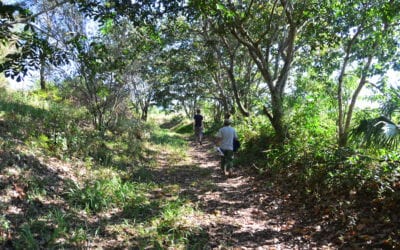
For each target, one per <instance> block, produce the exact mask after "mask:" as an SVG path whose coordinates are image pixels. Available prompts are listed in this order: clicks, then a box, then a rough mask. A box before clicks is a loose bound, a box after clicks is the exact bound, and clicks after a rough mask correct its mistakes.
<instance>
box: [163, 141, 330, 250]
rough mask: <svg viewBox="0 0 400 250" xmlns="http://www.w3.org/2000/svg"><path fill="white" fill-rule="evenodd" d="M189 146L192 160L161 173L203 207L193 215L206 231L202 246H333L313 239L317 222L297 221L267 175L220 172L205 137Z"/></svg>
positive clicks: (319, 247)
mask: <svg viewBox="0 0 400 250" xmlns="http://www.w3.org/2000/svg"><path fill="white" fill-rule="evenodd" d="M189 147H190V149H189V152H188V154H189V156H190V158H191V164H190V165H185V164H182V165H180V166H174V167H175V168H179V171H174V172H173V173H172V172H171V173H170V174H168V175H164V181H168V179H169V181H171V182H174V183H178V184H179V185H180V187H181V190H182V195H183V196H186V197H189V199H190V200H192V201H193V202H194V203H195V204H197V205H198V207H199V208H200V209H201V210H202V211H203V212H204V217H202V218H197V219H198V220H201V221H199V224H201V225H202V228H203V229H204V231H205V232H206V234H207V245H206V246H204V249H313V248H314V249H332V248H330V247H328V246H327V245H326V244H318V243H316V242H312V240H311V237H310V236H309V235H310V234H311V233H313V232H316V231H318V228H312V226H311V227H310V226H309V227H306V226H304V224H303V222H301V223H300V222H299V220H298V219H296V218H298V216H299V214H298V212H297V211H296V210H297V209H296V208H295V207H288V206H287V204H285V203H286V202H285V198H284V197H281V196H282V195H280V194H279V192H277V191H275V190H274V188H273V187H268V186H269V185H268V183H267V180H264V181H262V182H261V181H257V180H255V178H254V177H252V176H251V175H249V174H246V173H245V172H244V171H242V170H236V171H235V173H234V175H233V176H232V177H230V178H227V177H224V176H223V175H222V172H221V170H220V169H219V157H218V155H217V154H216V152H214V150H213V146H212V145H211V143H210V142H209V141H208V140H205V142H204V143H203V145H197V144H195V143H194V142H192V141H191V142H190V143H189ZM172 179H173V181H172Z"/></svg>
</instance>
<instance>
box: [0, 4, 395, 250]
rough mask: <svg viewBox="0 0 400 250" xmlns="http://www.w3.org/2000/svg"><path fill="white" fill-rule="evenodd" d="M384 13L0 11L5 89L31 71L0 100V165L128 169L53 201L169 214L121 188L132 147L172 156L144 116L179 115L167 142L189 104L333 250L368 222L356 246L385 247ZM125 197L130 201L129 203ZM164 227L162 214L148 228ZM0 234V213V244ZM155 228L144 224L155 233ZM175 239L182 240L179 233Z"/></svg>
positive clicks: (53, 7) (141, 154)
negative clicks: (54, 161)
mask: <svg viewBox="0 0 400 250" xmlns="http://www.w3.org/2000/svg"><path fill="white" fill-rule="evenodd" d="M399 10H400V2H399V1H398V0H390V1H384V0H377V1H361V0H357V1H354V0H352V1H350V0H346V1H314V0H307V1H297V0H276V1H265V0H244V1H225V0H213V1H202V0H191V1H169V0H165V1H164V0H161V1H154V0H139V1H117V0H115V1H106V0H104V1H103V0H91V1H79V0H66V1H45V0H43V1H38V0H35V1H21V2H18V1H17V2H16V3H14V4H5V3H3V2H1V3H0V40H1V44H2V46H1V48H0V49H1V51H2V55H1V58H0V71H2V72H4V74H5V76H6V77H10V78H14V79H16V80H17V81H23V80H24V79H26V78H29V77H32V76H30V73H35V72H36V73H39V75H40V77H39V79H40V86H41V90H40V91H39V90H31V91H29V92H22V93H14V94H12V95H8V94H6V93H5V91H2V92H1V95H2V96H1V100H0V106H1V109H0V122H1V123H0V125H1V129H2V131H3V132H4V133H2V135H1V136H2V141H1V146H2V150H3V151H4V152H6V151H7V150H8V151H10V152H11V153H10V154H11V155H7V158H9V159H11V160H10V162H7V161H5V162H3V163H2V164H3V165H2V167H3V168H4V167H6V165H7V164H8V163H10V164H12V163H13V162H14V161H16V160H15V159H17V158H18V157H19V155H20V154H19V153H18V152H16V151H15V150H16V148H18V147H19V145H20V144H22V145H25V146H27V147H29V149H30V150H32V151H33V152H35V150H37V149H40V150H39V151H40V152H41V154H43V155H47V156H51V157H56V158H58V159H60V160H72V159H74V158H78V159H80V160H82V162H84V164H85V165H86V167H87V168H89V169H90V168H97V167H98V166H107V167H113V168H118V169H122V170H124V171H125V170H126V169H130V172H129V171H128V172H127V173H124V174H122V175H121V176H115V177H114V178H112V179H107V178H100V177H99V178H96V179H95V180H90V179H88V180H85V181H84V182H81V183H80V184H79V185H78V184H76V183H75V184H71V187H70V190H69V191H68V192H67V194H66V196H65V197H63V198H65V199H66V201H67V202H68V204H69V205H71V206H74V207H75V208H76V209H81V210H86V211H87V212H88V213H100V212H102V211H104V210H107V209H112V208H115V207H121V206H122V207H124V208H126V209H127V210H129V211H131V210H132V211H133V212H134V213H135V212H137V211H138V210H140V209H145V210H146V209H147V210H146V211H147V212H148V213H150V214H151V212H149V211H150V210H151V209H152V208H153V206H156V207H157V210H160V209H161V208H160V207H163V206H164V205H165V206H166V207H168V206H171V207H173V208H174V209H175V208H176V209H178V208H179V209H181V208H182V207H185V204H183V203H180V201H176V203H174V204H172V203H171V204H170V203H168V204H152V203H151V202H152V201H149V200H148V197H147V196H146V195H143V196H141V195H140V193H142V192H144V193H145V192H147V190H150V189H155V187H154V186H152V185H153V184H151V185H149V186H142V185H139V184H138V185H136V184H132V183H130V182H126V181H125V179H124V178H126V176H125V174H126V175H129V176H130V177H131V176H133V175H135V174H136V172H134V171H133V169H135V167H136V165H135V164H140V162H141V160H143V159H144V158H145V155H146V154H147V153H148V152H146V151H145V150H144V147H143V144H144V143H145V141H146V140H148V139H149V140H151V141H153V142H155V143H159V144H161V145H163V146H166V145H167V144H170V145H172V146H173V147H176V148H180V147H184V145H183V144H181V143H182V142H176V141H174V139H173V138H174V137H169V136H167V135H166V134H164V132H160V131H158V130H155V128H154V127H152V126H150V125H148V123H146V121H148V118H149V114H150V113H151V111H152V110H163V112H166V113H175V114H179V115H180V116H179V119H178V118H176V119H178V120H179V121H178V122H177V123H178V124H180V125H179V128H178V130H177V131H178V132H188V131H190V125H189V122H187V123H185V121H186V120H185V118H186V119H187V118H191V117H192V115H193V113H194V110H195V109H196V108H200V109H201V110H202V111H203V113H204V115H205V117H206V125H207V134H208V135H213V134H214V133H215V130H216V129H217V128H218V127H219V125H220V124H221V121H222V120H223V119H225V118H231V119H233V120H234V126H235V127H236V128H237V129H238V132H239V136H240V139H241V141H242V148H241V150H240V152H239V154H238V155H239V157H238V159H237V163H238V165H240V166H241V167H242V168H243V169H248V170H255V173H256V175H259V176H260V177H261V178H264V179H265V182H266V185H268V183H269V182H273V183H274V184H273V185H277V186H279V187H280V188H282V189H283V190H284V189H289V190H295V191H294V194H292V195H293V197H294V198H295V199H299V200H301V201H302V202H304V204H306V205H309V206H312V205H315V204H318V211H316V212H315V213H316V216H321V217H324V216H328V217H329V218H328V219H327V223H328V224H340V226H342V228H345V229H344V230H345V231H344V232H342V235H336V236H335V237H336V239H340V237H342V238H341V240H342V242H341V243H340V244H341V245H342V246H346V242H347V241H348V240H349V239H348V238H350V236H351V232H356V231H357V230H358V231H363V230H364V229H365V230H366V228H367V226H369V225H371V224H373V223H374V221H375V222H376V221H378V222H379V227H386V228H388V229H390V232H389V231H388V232H387V233H383V234H379V235H375V236H374V239H372V240H367V239H366V240H365V241H362V240H361V241H362V243H361V244H362V246H363V247H369V246H373V247H385V246H386V245H390V246H394V247H398V246H399V243H398V239H399V231H398V226H396V223H397V222H398V219H397V217H396V216H394V215H393V211H395V210H396V209H398V204H400V203H399V195H398V194H399V190H398V189H399V187H400V185H399V178H400V176H399V171H400V169H399V157H400V156H399V154H398V153H397V151H398V145H399V143H398V142H399V140H400V136H399V134H400V129H399V126H398V125H397V124H398V123H399V121H398V118H399V117H398V115H397V114H396V112H397V111H398V107H399V105H400V98H399V94H398V93H399V88H398V87H397V86H396V85H397V84H398V79H395V78H391V77H388V75H389V73H390V74H393V72H395V71H396V70H398V69H399V64H398V57H399V52H400V50H399V41H400V37H399V35H400V25H399V23H400V11H399ZM396 81H397V82H396ZM367 90H369V91H370V92H373V93H369V94H368V97H365V95H364V93H365V92H364V91H367ZM360 101H363V103H365V102H367V103H368V102H370V103H371V102H373V103H377V104H378V105H380V106H379V107H378V108H376V107H372V108H368V107H366V106H363V105H358V104H360ZM33 124H34V125H33ZM148 131H151V132H152V135H151V136H148V134H147V132H148ZM174 143H177V144H176V145H175V144H174ZM115 152H118V153H117V154H116V153H115ZM176 154H178V155H180V152H176ZM23 158H26V159H29V156H23ZM26 161H28V160H26ZM136 170H137V169H135V171H136ZM138 171H139V170H138ZM271 180H273V181H271ZM39 189H40V188H39ZM143 190H145V191H143ZM39 191H40V190H39ZM39 191H38V192H39ZM135 192H138V193H139V195H136V194H135ZM329 199H330V200H329ZM332 200H335V201H337V202H336V204H333V202H332ZM135 202H137V203H139V204H142V205H140V206H139V207H129V206H130V205H129V204H131V203H135ZM149 207H150V208H149ZM189 210H190V209H189ZM361 210H362V211H361ZM339 214H340V216H339ZM49 216H50V215H49ZM51 216H53V217H54V218H55V219H58V220H61V219H62V218H59V216H60V214H59V212H57V211H53V212H52V213H51ZM51 216H50V217H51ZM171 216H172V217H173V215H171ZM368 216H369V217H370V218H373V219H370V220H367V219H366V217H368ZM53 217H52V218H53ZM339 217H340V218H339ZM381 217H384V219H382V218H381ZM54 218H53V219H54ZM324 218H326V217H324ZM374 219H375V220H374ZM2 220H4V223H3V225H2V224H1V223H2ZM164 220H167V221H168V220H172V219H171V218H169V219H166V218H164V217H163V218H162V219H161V218H159V220H158V221H157V222H153V223H155V224H157V225H159V224H160V223H161V224H162V223H163V222H165V221H164ZM30 223H31V224H29V223H28V224H23V225H21V229H20V230H21V235H23V236H21V238H20V239H19V240H20V241H21V242H18V243H16V244H19V245H18V246H22V245H23V244H24V243H25V242H26V241H29V240H32V239H31V238H32V237H33V236H32V235H30V234H29V233H32V232H31V231H30V230H33V228H35V227H40V226H38V225H37V224H36V223H39V222H38V221H31V222H30ZM171 223H172V222H171ZM167 224H168V223H167ZM1 226H2V227H3V228H7V227H9V226H7V218H5V217H4V218H3V217H0V233H2V232H3V231H4V230H3V231H2V228H1ZM169 226H171V225H168V226H165V228H161V229H160V228H158V230H159V231H160V232H161V234H162V235H164V233H166V235H168V236H166V237H167V238H168V237H170V235H169V234H168V233H167V232H168V230H169V229H170V228H169ZM60 230H61V231H59V232H58V233H60V234H63V233H65V231H66V230H67V231H68V230H69V231H71V230H76V229H71V228H68V227H67V226H64V227H63V226H60ZM174 230H175V229H174ZM176 230H178V232H177V234H178V235H179V237H178V238H179V239H182V242H183V241H185V240H183V238H185V237H186V236H187V235H185V237H183V236H182V235H180V234H186V231H185V232H181V231H179V229H176ZM365 230H364V231H363V233H365V234H366V235H370V234H373V233H374V232H375V231H374V232H365ZM189 231H190V230H189ZM174 232H175V231H174ZM3 234H4V233H3ZM74 234H75V235H76V237H77V238H79V237H81V236H80V233H79V232H74ZM78 236H79V237H78ZM174 236H176V235H175V234H174V235H173V236H171V237H172V238H173V237H174ZM180 236H182V237H180ZM0 237H5V236H2V234H0ZM24 237H25V238H24ZM54 237H55V236H54ZM70 240H71V242H73V241H74V239H70ZM76 240H78V239H76ZM48 241H49V242H52V243H51V244H53V243H54V242H55V241H54V239H48ZM161 241H162V240H161ZM371 241H372V242H374V244H372V243H371V244H372V245H368V244H369V243H368V242H371ZM157 242H159V241H157ZM171 242H173V243H171V244H172V245H173V244H175V243H176V244H178V243H179V244H180V243H181V242H175V241H174V240H171ZM31 243H32V244H37V242H36V243H35V242H34V241H33V240H32V242H31ZM54 244H55V243H54ZM71 244H72V243H71ZM157 244H158V243H157ZM340 244H339V245H340ZM32 247H33V248H34V247H37V245H32Z"/></svg>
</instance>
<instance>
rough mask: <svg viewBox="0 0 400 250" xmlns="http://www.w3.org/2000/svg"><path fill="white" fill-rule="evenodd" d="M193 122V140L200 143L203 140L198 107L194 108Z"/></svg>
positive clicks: (201, 122)
mask: <svg viewBox="0 0 400 250" xmlns="http://www.w3.org/2000/svg"><path fill="white" fill-rule="evenodd" d="M193 119H194V122H193V129H194V135H195V138H196V139H195V140H196V142H198V143H200V145H202V141H203V129H204V126H203V119H204V118H203V116H202V115H201V112H200V109H197V110H196V114H195V115H194V117H193Z"/></svg>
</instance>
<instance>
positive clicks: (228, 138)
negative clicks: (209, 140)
mask: <svg viewBox="0 0 400 250" xmlns="http://www.w3.org/2000/svg"><path fill="white" fill-rule="evenodd" d="M231 124H232V121H231V120H230V119H225V120H224V126H223V127H222V128H220V129H219V130H218V132H217V134H216V138H217V142H216V144H217V147H218V146H219V148H220V149H221V151H222V153H223V155H222V156H221V169H222V171H223V173H224V175H229V176H230V175H232V171H233V140H234V139H236V140H237V139H238V136H237V133H236V130H235V129H234V128H233V127H231Z"/></svg>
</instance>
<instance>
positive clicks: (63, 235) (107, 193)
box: [0, 91, 204, 249]
mask: <svg viewBox="0 0 400 250" xmlns="http://www.w3.org/2000/svg"><path fill="white" fill-rule="evenodd" d="M13 95H15V96H13ZM57 96H59V95H58V94H54V93H52V92H51V91H50V93H49V94H46V93H42V92H39V93H30V94H19V93H14V94H6V93H3V94H1V95H0V130H1V132H2V133H1V134H0V176H7V180H8V181H7V182H1V184H0V185H1V188H2V190H4V192H2V193H1V194H0V199H1V201H4V202H2V203H1V204H0V214H1V216H0V248H3V247H6V246H12V248H14V249H82V248H97V247H99V246H101V247H105V248H115V247H117V248H118V247H119V248H127V247H133V248H139V249H143V248H146V247H148V248H152V249H165V248H173V249H187V248H188V247H189V246H191V245H196V244H198V242H199V241H196V235H202V230H201V228H200V227H199V225H198V223H197V222H196V220H194V217H196V216H199V214H200V212H199V211H198V209H197V208H196V207H195V205H194V204H192V203H191V202H189V201H188V200H186V199H185V198H184V197H181V196H180V187H179V186H178V185H172V184H167V183H165V184H163V183H159V182H158V183H156V182H155V180H154V176H153V175H154V174H153V173H154V168H155V167H157V164H158V162H157V161H156V156H162V157H164V158H163V159H164V161H165V163H166V164H172V165H173V164H176V163H177V162H180V161H182V160H183V161H184V160H185V159H186V157H187V156H186V150H187V142H186V141H185V139H184V137H183V136H182V135H179V134H178V133H175V132H170V130H169V129H160V128H158V127H157V126H154V125H153V127H151V128H150V129H149V130H148V129H146V128H145V127H146V126H145V125H141V124H139V123H137V122H131V121H128V122H126V124H127V126H126V127H124V129H123V130H120V131H116V132H115V131H107V133H106V134H104V135H101V134H98V133H97V132H96V131H94V130H93V129H92V128H91V127H90V126H89V127H88V126H87V124H90V121H89V120H86V119H87V117H88V116H87V115H85V113H84V111H83V110H79V111H78V112H77V111H76V108H75V107H74V106H72V105H71V103H70V102H68V101H65V102H63V101H62V100H61V99H60V98H56V97H57ZM175 123H176V121H172V122H171V124H175ZM33 124H35V125H34V126H33ZM132 124H134V125H135V126H133V125H132ZM131 125H132V126H131ZM147 131H152V133H151V135H150V136H149V137H148V139H147V137H145V136H143V135H145V134H146V133H147ZM145 147H148V148H149V149H150V150H148V149H146V148H145ZM146 152H147V153H146ZM144 153H146V154H147V155H145V154H144ZM17 188H18V189H17ZM16 190H17V191H16ZM116 239H117V241H115V240H116ZM202 239H204V237H202ZM115 242H117V243H115ZM189 248H190V247H189Z"/></svg>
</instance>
